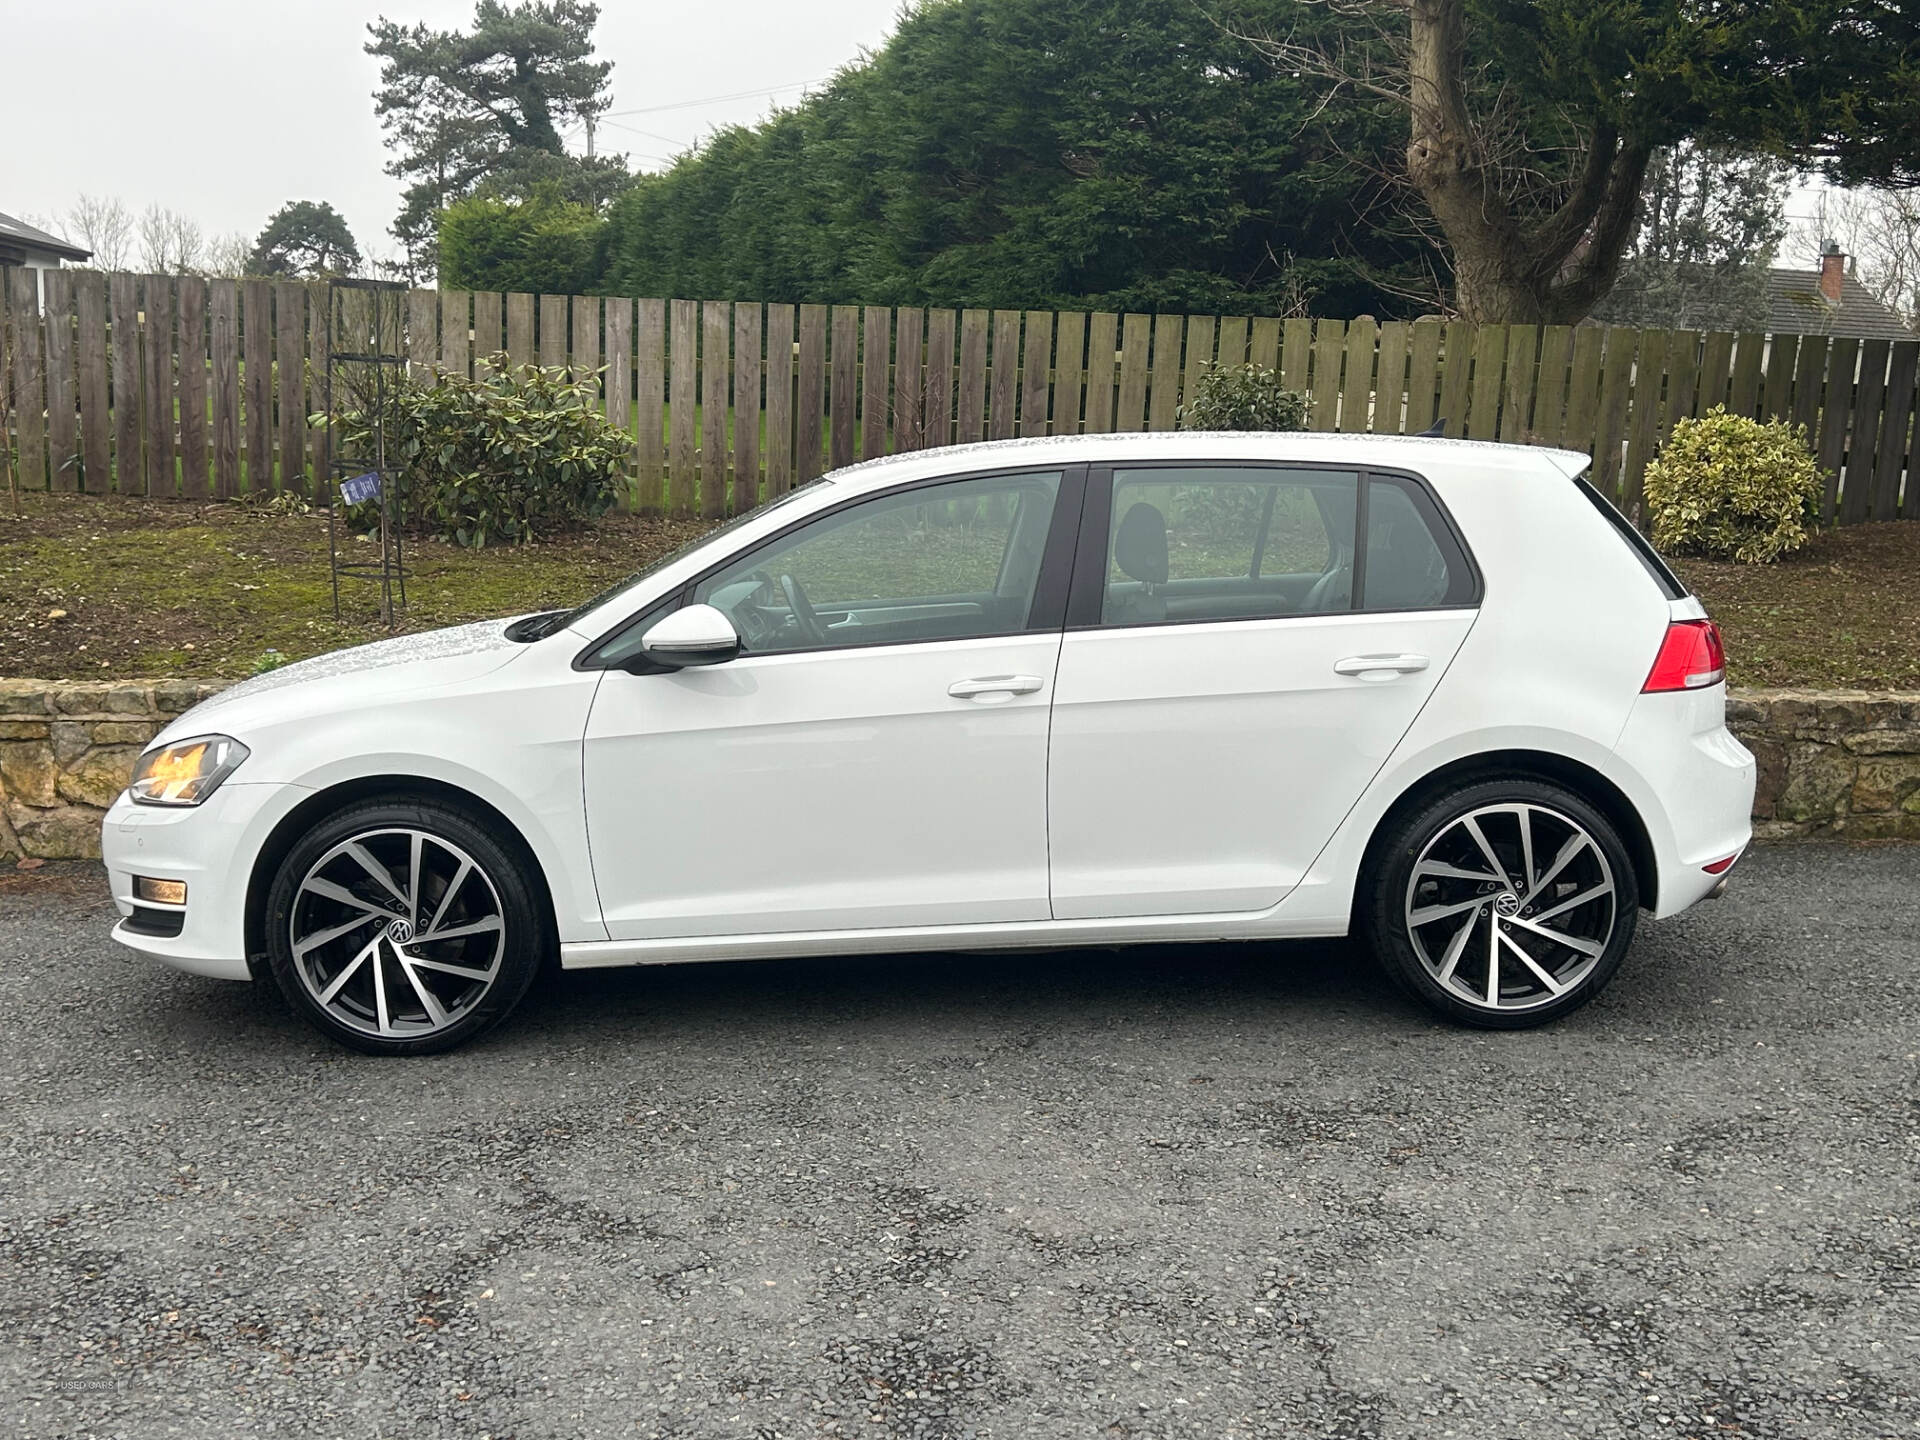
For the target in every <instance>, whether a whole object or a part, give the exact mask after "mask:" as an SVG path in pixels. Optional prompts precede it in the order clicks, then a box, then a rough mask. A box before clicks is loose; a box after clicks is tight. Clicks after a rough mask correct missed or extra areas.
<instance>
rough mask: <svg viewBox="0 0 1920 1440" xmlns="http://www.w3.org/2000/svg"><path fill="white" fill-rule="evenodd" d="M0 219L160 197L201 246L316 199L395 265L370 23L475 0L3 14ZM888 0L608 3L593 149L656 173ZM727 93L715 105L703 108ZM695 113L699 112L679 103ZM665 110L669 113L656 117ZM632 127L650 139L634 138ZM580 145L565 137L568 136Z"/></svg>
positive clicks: (816, 62) (446, 17)
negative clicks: (189, 221)
mask: <svg viewBox="0 0 1920 1440" xmlns="http://www.w3.org/2000/svg"><path fill="white" fill-rule="evenodd" d="M0 8H3V9H4V12H5V14H6V25H5V37H6V38H5V41H4V43H3V44H0V50H4V52H5V54H6V55H7V56H8V64H7V66H6V78H5V80H4V81H3V82H0V134H4V135H5V136H7V137H8V138H7V144H6V146H5V150H4V155H5V158H4V160H0V211H4V212H6V213H8V214H12V215H36V216H46V215H57V214H59V213H61V212H63V211H65V210H66V209H68V207H70V206H71V205H72V204H73V202H74V200H75V199H76V198H78V196H79V195H80V194H81V193H82V192H85V193H88V194H92V195H117V196H119V197H120V198H121V199H122V200H124V201H125V202H126V204H127V206H128V208H130V209H132V210H134V211H138V210H141V209H143V208H144V207H145V206H147V205H148V204H150V203H152V202H154V201H158V202H160V203H161V204H163V205H168V206H171V207H172V208H173V209H175V210H179V211H181V212H183V213H184V214H187V215H189V216H191V217H192V218H193V219H195V220H197V221H198V222H199V224H200V226H201V228H202V229H203V230H205V231H206V232H207V233H209V234H225V233H227V232H229V231H236V230H237V231H243V232H245V233H246V234H247V235H248V236H249V237H251V236H253V235H255V234H257V233H258V232H259V230H260V228H261V226H262V225H263V224H264V223H265V222H266V218H267V216H268V215H269V214H271V213H272V212H273V211H274V210H276V209H278V208H279V207H280V206H281V205H282V204H283V203H285V202H286V201H288V200H326V201H330V202H331V203H332V204H333V206H334V207H335V208H336V209H338V210H339V211H341V212H342V213H343V214H344V215H345V216H346V217H347V222H348V224H349V225H351V226H352V228H353V233H354V235H355V237H356V238H357V239H358V240H359V241H360V244H361V247H362V249H363V250H367V249H371V250H373V251H375V252H377V253H380V254H392V253H393V251H394V249H395V247H394V244H393V241H392V239H391V238H390V237H389V236H388V235H387V225H388V223H389V222H390V221H391V220H392V219H393V215H394V212H395V211H396V210H397V209H398V208H399V193H400V192H399V186H398V185H397V184H396V183H395V181H394V180H393V179H392V178H391V177H389V176H388V175H387V174H386V173H385V172H384V171H383V170H382V168H381V167H382V166H383V165H384V164H385V163H386V161H387V160H388V158H389V156H388V154H387V151H386V149H385V148H384V147H383V146H382V145H381V143H380V138H381V137H380V127H379V124H378V123H377V122H376V121H375V120H374V117H373V99H372V92H373V88H374V84H375V81H376V79H377V76H378V70H379V67H378V63H377V62H376V61H375V60H374V59H373V57H371V56H370V55H368V54H366V53H365V51H364V50H363V48H362V47H363V46H364V45H365V43H366V39H367V24H368V22H369V21H371V20H372V19H374V18H375V16H376V15H379V14H385V15H386V16H387V17H388V18H389V19H393V20H400V21H405V22H412V21H416V20H424V21H426V22H427V23H428V24H429V25H432V26H434V27H435V28H451V27H455V26H462V25H464V23H465V22H466V21H468V20H470V19H471V18H472V14H473V5H472V0H364V3H361V0H170V3H159V0H43V3H37V4H31V5H17V6H16V5H6V6H4V7H0ZM898 9H899V0H804V3H795V0H734V3H732V4H729V5H726V6H724V7H722V6H718V5H713V6H707V5H687V4H678V5H676V4H636V3H633V0H603V3H602V5H601V15H600V25H599V29H598V31H597V37H598V40H599V50H600V55H601V57H602V58H603V59H608V60H612V61H613V62H614V65H613V109H614V111H615V112H619V111H623V110H624V111H632V110H643V109H644V110H646V111H647V112H648V113H645V114H627V115H620V114H617V113H616V114H615V115H613V116H612V117H610V122H611V125H616V126H622V127H629V128H622V129H614V128H603V129H602V131H601V133H600V137H599V148H600V149H602V150H603V151H604V150H624V151H626V152H627V153H628V154H629V155H630V157H631V158H632V161H633V163H634V165H635V166H636V167H638V168H642V169H659V168H661V162H662V160H663V159H664V158H668V157H671V156H673V155H675V154H677V153H679V152H680V151H681V150H684V149H685V148H686V147H687V146H688V145H690V144H692V143H693V142H694V141H696V140H698V139H699V138H700V137H701V136H702V135H704V134H706V133H707V132H708V131H710V130H712V129H713V127H714V126H716V125H721V124H727V123H733V122H751V121H754V120H757V119H759V118H760V117H762V116H763V115H765V114H766V113H767V111H768V109H769V108H770V106H771V105H772V104H773V103H791V102H792V101H794V100H796V99H798V98H799V97H800V96H801V95H802V93H803V90H802V88H801V87H803V86H804V85H806V84H809V83H818V82H819V81H822V80H824V79H826V78H827V77H828V76H830V75H832V74H833V72H834V70H835V69H837V68H838V67H839V66H841V65H843V64H845V63H846V62H847V61H849V60H851V59H853V58H854V57H855V56H856V55H858V54H859V52H860V50H861V49H862V48H863V47H865V48H874V47H877V46H878V45H879V44H880V42H881V41H882V40H884V39H885V38H886V35H887V33H888V32H889V31H890V30H891V29H892V26H893V20H894V17H895V15H896V13H897V11H898ZM720 96H727V97H733V98H728V99H717V98H715V97H720ZM689 102H699V103H689ZM665 106H672V107H675V108H672V109H664V108H659V107H665ZM641 131H645V132H648V133H644V134H642V133H638V132H641ZM575 143H576V145H577V143H578V142H577V140H576V142H575Z"/></svg>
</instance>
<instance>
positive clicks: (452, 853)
mask: <svg viewBox="0 0 1920 1440" xmlns="http://www.w3.org/2000/svg"><path fill="white" fill-rule="evenodd" d="M546 931H547V927H546V926H544V925H543V924H542V923H541V920H540V911H539V909H538V907H537V905H536V903H535V891H534V887H533V885H532V884H531V883H530V881H529V878H528V876H527V873H526V868H525V865H524V863H523V862H522V861H520V860H519V859H518V858H517V857H516V856H514V855H513V854H512V853H510V852H509V851H508V850H507V849H506V848H505V847H504V846H502V845H501V844H500V842H499V841H498V840H496V839H495V838H494V837H493V836H492V835H491V834H489V833H488V832H487V830H486V829H485V828H483V827H482V826H481V825H480V824H478V823H477V822H476V821H475V820H474V819H473V818H472V817H470V816H469V815H467V814H465V813H464V812H462V811H460V810H458V809H455V808H453V807H451V806H447V805H443V804H440V803H437V802H434V801H428V800H414V799H399V798H396V799H393V800H376V801H370V802H363V803H360V804H356V805H353V806H350V807H348V808H346V809H344V810H342V811H340V812H339V813H337V814H335V815H332V816H329V817H328V818H327V819H325V820H323V821H321V822H320V823H319V824H318V825H316V826H315V827H314V828H313V829H312V830H310V831H308V832H307V834H306V835H304V836H303V837H301V839H300V840H299V841H298V842H296V843H295V845H294V846H293V848H292V850H291V851H290V852H289V853H288V854H287V857H286V859H285V860H284V861H283V862H282V863H281V866H280V869H279V872H278V874H277V875H276V877H275V879H274V883H273V887H272V889H271V890H270V892H269V894H268V899H267V916H266V938H267V958H268V960H269V962H270V964H271V966H272V969H273V975H274V979H275V980H276V981H277V982H278V983H279V986H280V989H281V991H282V993H284V994H285V995H286V997H287V1000H288V1003H290V1004H291V1005H292V1006H293V1008H294V1009H295V1010H297V1011H299V1012H300V1013H301V1014H303V1015H305V1016H306V1017H307V1018H308V1019H309V1020H311V1021H312V1022H313V1023H314V1024H315V1025H316V1026H318V1027H319V1028H320V1029H321V1030H322V1031H324V1032H325V1033H326V1034H328V1035H330V1036H332V1037H333V1038H334V1039H336V1040H338V1041H340V1042H341V1043H342V1044H344V1045H348V1046H351V1047H352V1048H354V1049H356V1050H363V1051H366V1052H367V1053H369V1054H375V1055H424V1054H431V1053H433V1052H436V1051H441V1050H449V1049H452V1048H453V1047H454V1046H456V1045H459V1044H462V1043H464V1042H465V1041H467V1040H470V1039H472V1038H473V1037H474V1036H475V1035H477V1034H479V1033H480V1032H481V1031H482V1030H485V1029H486V1028H487V1027H488V1026H490V1025H493V1024H495V1023H497V1022H498V1021H500V1020H501V1019H502V1018H504V1017H505V1016H506V1014H507V1013H508V1012H509V1011H510V1010H512V1009H513V1007H514V1006H515V1005H516V1004H518V1003H519V1001H520V998H521V996H522V995H524V994H525V993H526V990H527V986H528V984H529V983H530V982H531V981H532V979H533V976H534V974H535V972H536V971H537V970H538V969H539V966H540V959H541V956H542V954H543V953H544V950H545V947H546V938H545V937H546Z"/></svg>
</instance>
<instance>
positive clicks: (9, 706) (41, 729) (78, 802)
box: [0, 680, 221, 860]
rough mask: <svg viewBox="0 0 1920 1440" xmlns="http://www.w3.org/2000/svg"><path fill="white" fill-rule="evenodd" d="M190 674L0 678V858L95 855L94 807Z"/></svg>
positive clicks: (175, 706) (212, 687) (192, 691)
mask: <svg viewBox="0 0 1920 1440" xmlns="http://www.w3.org/2000/svg"><path fill="white" fill-rule="evenodd" d="M220 688H221V687H220V686H219V685H218V684H208V683H204V682H201V681H198V680H140V681H130V682H129V681H111V680H0V859H7V858H10V857H11V858H18V857H20V856H23V855H24V856H38V857H41V858H44V859H48V860H64V859H72V858H75V857H80V856H88V855H98V854H99V853H100V812H101V811H102V810H104V809H106V807H107V806H109V805H111V804H112V803H113V797H114V796H116V795H118V794H119V793H120V792H121V791H122V790H124V789H125V788H126V784H127V777H128V776H129V775H130V774H131V773H132V772H133V762H134V760H135V758H136V757H137V756H138V755H139V754H140V751H141V750H142V749H143V748H144V747H145V745H146V743H147V742H148V741H149V740H151V739H153V737H154V736H155V735H157V734H158V733H159V732H160V729H161V727H162V726H164V725H165V724H166V723H167V722H168V721H170V720H172V719H173V718H174V717H175V716H176V715H178V714H180V713H181V712H182V711H184V710H187V709H190V708H191V707H192V706H194V705H197V704H198V703H199V702H200V701H201V700H203V699H205V698H206V697H207V696H209V695H211V694H213V693H214V692H215V691H217V690H219V689H220Z"/></svg>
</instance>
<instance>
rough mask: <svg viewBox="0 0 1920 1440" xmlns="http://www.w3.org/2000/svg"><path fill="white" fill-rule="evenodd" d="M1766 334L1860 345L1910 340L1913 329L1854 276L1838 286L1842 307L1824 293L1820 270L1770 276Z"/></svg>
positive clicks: (1770, 273)
mask: <svg viewBox="0 0 1920 1440" xmlns="http://www.w3.org/2000/svg"><path fill="white" fill-rule="evenodd" d="M1767 329H1768V330H1769V331H1771V332H1773V333H1775V334H1781V333H1788V332H1790V333H1793V334H1797V335H1848V336H1853V337H1855V338H1858V339H1861V340H1912V339H1914V338H1916V337H1915V335H1914V332H1913V330H1912V329H1911V328H1910V327H1908V326H1906V325H1903V324H1901V323H1900V317H1899V316H1898V315H1896V314H1894V313H1893V311H1891V310H1889V309H1888V308H1887V307H1886V306H1884V305H1882V304H1881V303H1880V302H1879V300H1877V299H1876V298H1875V297H1874V294H1873V292H1872V291H1871V290H1869V289H1867V287H1866V286H1864V285H1862V284H1861V283H1860V282H1859V281H1858V280H1856V279H1854V278H1853V276H1851V275H1847V276H1845V277H1844V278H1842V280H1841V281H1840V303H1839V304H1837V305H1836V304H1834V303H1832V302H1831V301H1829V300H1828V299H1827V297H1826V296H1825V295H1823V294H1821V293H1820V272H1819V271H1818V270H1769V271H1768V272H1767Z"/></svg>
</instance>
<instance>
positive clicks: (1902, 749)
mask: <svg viewBox="0 0 1920 1440" xmlns="http://www.w3.org/2000/svg"><path fill="white" fill-rule="evenodd" d="M1727 724H1728V726H1729V727H1730V728H1731V729H1732V730H1733V732H1734V734H1736V735H1738V736H1739V737H1740V739H1741V740H1742V741H1743V742H1745V744H1746V746H1747V748H1748V749H1750V750H1752V751H1753V753H1754V758H1755V759H1756V760H1758V761H1759V763H1760V785H1759V792H1758V793H1757V794H1756V795H1755V796H1754V800H1753V818H1754V823H1755V827H1756V829H1757V830H1758V832H1759V833H1760V834H1761V835H1764V836H1781V835H1841V836H1846V837H1848V838H1851V839H1861V840H1873V839H1887V838H1896V837H1897V838H1900V839H1909V840H1920V695H1886V694H1871V693H1869V692H1867V691H1864V690H1736V691H1735V692H1734V693H1733V695H1732V697H1731V699H1730V700H1729V701H1728V704H1727Z"/></svg>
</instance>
